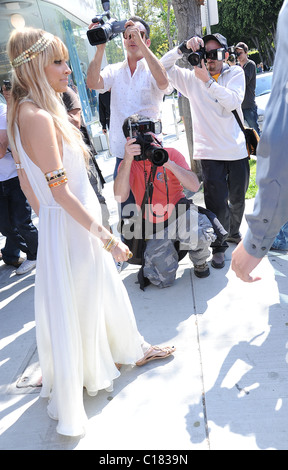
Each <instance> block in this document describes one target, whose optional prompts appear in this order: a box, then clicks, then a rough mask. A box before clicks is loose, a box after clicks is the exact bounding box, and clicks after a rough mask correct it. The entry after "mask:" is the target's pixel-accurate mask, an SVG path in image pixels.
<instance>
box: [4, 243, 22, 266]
mask: <svg viewBox="0 0 288 470" xmlns="http://www.w3.org/2000/svg"><path fill="white" fill-rule="evenodd" d="M1 253H2V258H3V260H5V262H8V263H14V262H15V261H17V260H18V259H19V256H20V250H19V248H18V247H17V245H16V244H15V242H14V241H13V240H11V239H10V238H6V242H5V246H4V247H3V248H2V249H1Z"/></svg>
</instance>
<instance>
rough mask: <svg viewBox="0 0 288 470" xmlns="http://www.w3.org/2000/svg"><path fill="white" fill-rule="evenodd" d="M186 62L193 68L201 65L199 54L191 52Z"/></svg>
mask: <svg viewBox="0 0 288 470" xmlns="http://www.w3.org/2000/svg"><path fill="white" fill-rule="evenodd" d="M188 62H190V64H191V65H193V67H196V66H197V65H199V64H200V63H201V57H200V54H199V52H192V54H190V55H189V56H188Z"/></svg>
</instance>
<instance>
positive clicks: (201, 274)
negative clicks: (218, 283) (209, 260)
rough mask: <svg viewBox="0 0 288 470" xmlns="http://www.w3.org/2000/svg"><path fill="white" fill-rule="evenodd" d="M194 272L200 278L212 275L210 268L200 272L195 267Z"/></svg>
mask: <svg viewBox="0 0 288 470" xmlns="http://www.w3.org/2000/svg"><path fill="white" fill-rule="evenodd" d="M194 274H195V276H196V277H199V278H200V279H201V278H202V279H203V278H205V277H208V276H210V271H209V269H208V270H207V271H204V272H199V271H195V269H194Z"/></svg>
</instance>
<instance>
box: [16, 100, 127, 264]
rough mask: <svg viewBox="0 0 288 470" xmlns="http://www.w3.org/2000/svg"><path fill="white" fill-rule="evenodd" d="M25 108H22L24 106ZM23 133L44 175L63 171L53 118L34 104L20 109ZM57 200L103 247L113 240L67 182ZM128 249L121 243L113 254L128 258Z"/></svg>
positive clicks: (58, 189)
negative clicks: (54, 171) (60, 169)
mask: <svg viewBox="0 0 288 470" xmlns="http://www.w3.org/2000/svg"><path fill="white" fill-rule="evenodd" d="M22 106H23V105H22ZM19 123H20V134H21V139H22V143H23V146H24V148H25V151H26V153H27V154H28V155H29V158H31V160H32V161H33V162H34V163H35V164H36V165H37V166H38V167H39V168H40V169H41V171H42V172H43V173H44V174H45V173H48V172H51V171H53V170H55V169H58V168H62V166H63V163H62V159H61V155H60V150H59V146H58V142H57V135H56V131H55V127H54V123H53V120H52V117H51V116H50V115H49V114H48V113H46V112H45V111H43V110H41V109H37V108H36V107H35V106H33V105H29V107H28V106H26V108H24V109H20V114H19ZM51 192H52V195H53V197H54V199H55V201H56V202H57V203H58V204H59V205H60V206H61V207H62V208H63V209H64V210H65V211H66V212H67V213H68V214H70V215H71V217H73V218H74V219H75V220H76V221H77V222H78V223H79V224H80V225H82V226H83V227H84V228H85V229H86V230H88V231H90V232H91V233H92V234H93V235H95V236H96V237H98V238H99V239H100V240H101V241H102V242H103V244H106V243H107V241H109V240H110V238H111V233H110V232H109V231H108V230H107V229H106V228H105V227H103V226H102V225H101V224H99V223H98V222H97V220H95V219H94V218H93V217H92V215H91V214H90V213H89V212H88V211H87V209H86V208H85V207H84V206H83V205H82V203H81V202H80V201H79V199H78V198H77V197H76V196H75V195H74V194H73V193H72V192H71V191H70V189H69V180H68V183H65V184H61V185H59V186H57V187H54V188H51ZM126 252H127V247H126V245H124V244H123V243H122V242H121V241H119V244H118V246H115V247H114V248H113V250H111V253H112V254H113V256H114V257H115V258H116V257H117V259H118V258H120V259H119V260H121V261H123V260H126V259H127V255H126Z"/></svg>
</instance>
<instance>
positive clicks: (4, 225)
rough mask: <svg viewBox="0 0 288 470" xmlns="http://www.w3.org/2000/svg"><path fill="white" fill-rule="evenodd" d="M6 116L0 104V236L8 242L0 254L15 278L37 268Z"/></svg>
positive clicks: (32, 228) (34, 231)
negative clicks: (11, 149) (22, 257)
mask: <svg viewBox="0 0 288 470" xmlns="http://www.w3.org/2000/svg"><path fill="white" fill-rule="evenodd" d="M6 114H7V106H6V105H5V104H3V103H0V232H1V233H2V235H4V236H5V237H7V241H8V242H7V244H6V245H5V247H4V248H3V249H2V250H1V251H2V259H3V261H4V262H5V263H6V264H9V265H12V266H15V267H17V266H18V268H17V270H16V274H25V273H27V272H29V271H31V269H33V268H35V266H36V255H37V248H38V230H37V228H36V227H35V226H34V224H33V223H32V220H31V207H30V205H29V203H28V201H27V199H26V197H25V196H24V193H23V192H22V190H21V187H20V183H19V179H18V176H17V170H16V165H15V162H14V159H13V157H12V154H11V151H10V149H9V147H8V137H7V117H6ZM19 250H21V251H22V252H24V253H26V255H27V259H26V260H25V261H24V260H23V259H20V260H19ZM21 261H23V262H21ZM19 265H20V266H19Z"/></svg>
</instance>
